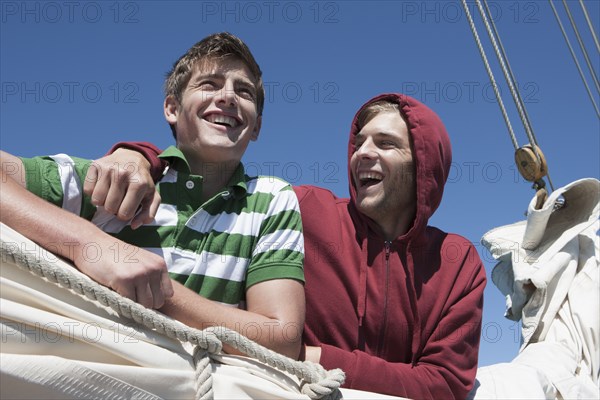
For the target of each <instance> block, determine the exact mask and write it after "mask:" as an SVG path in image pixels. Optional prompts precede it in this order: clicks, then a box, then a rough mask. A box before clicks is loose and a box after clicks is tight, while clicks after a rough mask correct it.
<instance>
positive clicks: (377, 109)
mask: <svg viewBox="0 0 600 400" xmlns="http://www.w3.org/2000/svg"><path fill="white" fill-rule="evenodd" d="M390 111H392V112H393V111H396V112H398V113H400V106H399V105H398V103H394V102H392V101H389V100H378V101H375V102H373V103H371V104H369V105H367V106H366V107H365V108H363V109H362V110H361V111H360V113H359V114H358V117H357V118H356V124H357V127H358V130H359V131H360V130H361V129H362V128H363V127H364V126H365V125H366V124H368V123H369V121H370V120H372V119H373V117H375V116H376V115H377V114H379V113H382V112H390ZM400 114H402V113H400Z"/></svg>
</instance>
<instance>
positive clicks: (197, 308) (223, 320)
mask: <svg viewBox="0 0 600 400" xmlns="http://www.w3.org/2000/svg"><path fill="white" fill-rule="evenodd" d="M173 284H174V285H173V289H174V295H173V297H172V298H171V299H168V300H167V301H166V302H165V305H164V307H163V308H161V309H160V311H161V312H163V313H164V314H166V315H168V316H170V317H171V318H174V319H177V320H179V321H181V322H183V323H184V324H186V325H189V326H192V327H195V328H198V329H206V328H208V327H212V326H223V327H225V328H228V329H231V330H234V331H236V332H238V333H240V334H242V335H244V336H246V337H248V338H249V339H251V340H253V341H255V342H257V343H259V344H260V345H262V346H265V347H267V348H269V349H271V350H273V351H276V352H278V353H281V354H284V355H286V356H288V357H290V358H293V359H297V358H298V356H299V353H300V344H301V336H302V328H303V326H302V323H303V322H302V321H303V317H304V316H303V307H302V318H299V321H296V322H294V321H293V320H292V319H284V318H280V319H278V318H276V317H275V318H269V317H268V316H265V315H263V314H259V313H257V312H253V311H248V310H241V309H238V308H232V307H227V306H225V305H222V304H220V303H216V302H214V301H211V300H208V299H206V298H204V297H202V296H200V295H198V294H197V293H195V292H193V291H191V290H190V289H188V288H186V287H185V286H183V285H181V284H179V283H177V282H173ZM302 306H303V305H302ZM281 314H282V315H287V314H293V313H281ZM298 325H299V326H298ZM225 350H226V351H227V352H228V353H234V354H237V353H238V352H236V351H235V350H234V349H232V348H230V347H226V348H225Z"/></svg>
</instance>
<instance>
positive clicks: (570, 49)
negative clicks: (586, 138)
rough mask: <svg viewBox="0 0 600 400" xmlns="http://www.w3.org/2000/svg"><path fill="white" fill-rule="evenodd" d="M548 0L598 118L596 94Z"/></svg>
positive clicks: (599, 112)
mask: <svg viewBox="0 0 600 400" xmlns="http://www.w3.org/2000/svg"><path fill="white" fill-rule="evenodd" d="M548 2H549V3H550V7H552V11H553V12H554V16H555V17H556V21H557V22H558V26H559V27H560V30H561V32H562V34H563V37H564V38H565V42H567V46H568V47H569V51H570V52H571V57H573V61H574V62H575V65H576V66H577V70H578V71H579V76H581V80H582V81H583V84H584V85H585V89H586V90H587V93H588V96H589V97H590V100H591V102H592V105H593V106H594V109H595V110H596V115H597V116H598V118H600V110H599V109H598V106H597V105H596V101H595V100H594V95H593V94H592V91H591V90H590V87H589V86H588V83H587V80H586V79H585V75H584V74H583V71H582V70H581V66H580V65H579V61H577V57H576V56H575V52H574V51H573V46H571V42H570V41H569V37H568V36H567V32H565V28H564V26H563V24H562V21H561V20H560V16H559V15H558V12H557V11H556V8H555V7H554V4H553V3H552V0H548Z"/></svg>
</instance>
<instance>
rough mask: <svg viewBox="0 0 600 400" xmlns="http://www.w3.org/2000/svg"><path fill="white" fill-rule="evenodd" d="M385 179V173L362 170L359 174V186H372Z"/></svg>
mask: <svg viewBox="0 0 600 400" xmlns="http://www.w3.org/2000/svg"><path fill="white" fill-rule="evenodd" d="M382 180H383V175H381V174H379V173H377V172H361V173H359V174H358V187H359V188H363V187H370V186H373V185H376V184H378V183H379V182H381V181H382Z"/></svg>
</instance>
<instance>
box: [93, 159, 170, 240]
mask: <svg viewBox="0 0 600 400" xmlns="http://www.w3.org/2000/svg"><path fill="white" fill-rule="evenodd" d="M83 190H84V192H85V194H87V195H89V196H91V198H92V203H93V204H94V205H96V206H104V208H105V209H106V211H108V212H110V213H113V214H115V215H116V216H117V218H119V219H121V220H123V221H127V220H130V219H132V218H133V220H132V221H131V227H132V229H136V228H138V227H140V226H141V225H143V224H146V223H149V222H151V221H152V220H153V219H154V217H155V216H156V211H157V210H158V206H159V204H160V195H159V194H158V192H157V191H156V186H155V185H154V182H153V180H152V176H151V175H150V163H149V162H148V160H146V159H145V158H144V156H142V155H141V154H140V153H138V152H136V151H133V150H128V149H123V148H120V149H117V150H115V152H114V153H112V154H110V155H108V156H104V157H102V158H100V159H98V160H96V161H94V162H93V163H92V165H91V166H90V168H89V170H88V172H87V176H86V177H85V183H84V185H83ZM138 210H139V211H138ZM136 212H137V214H136ZM134 216H135V217H134Z"/></svg>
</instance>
